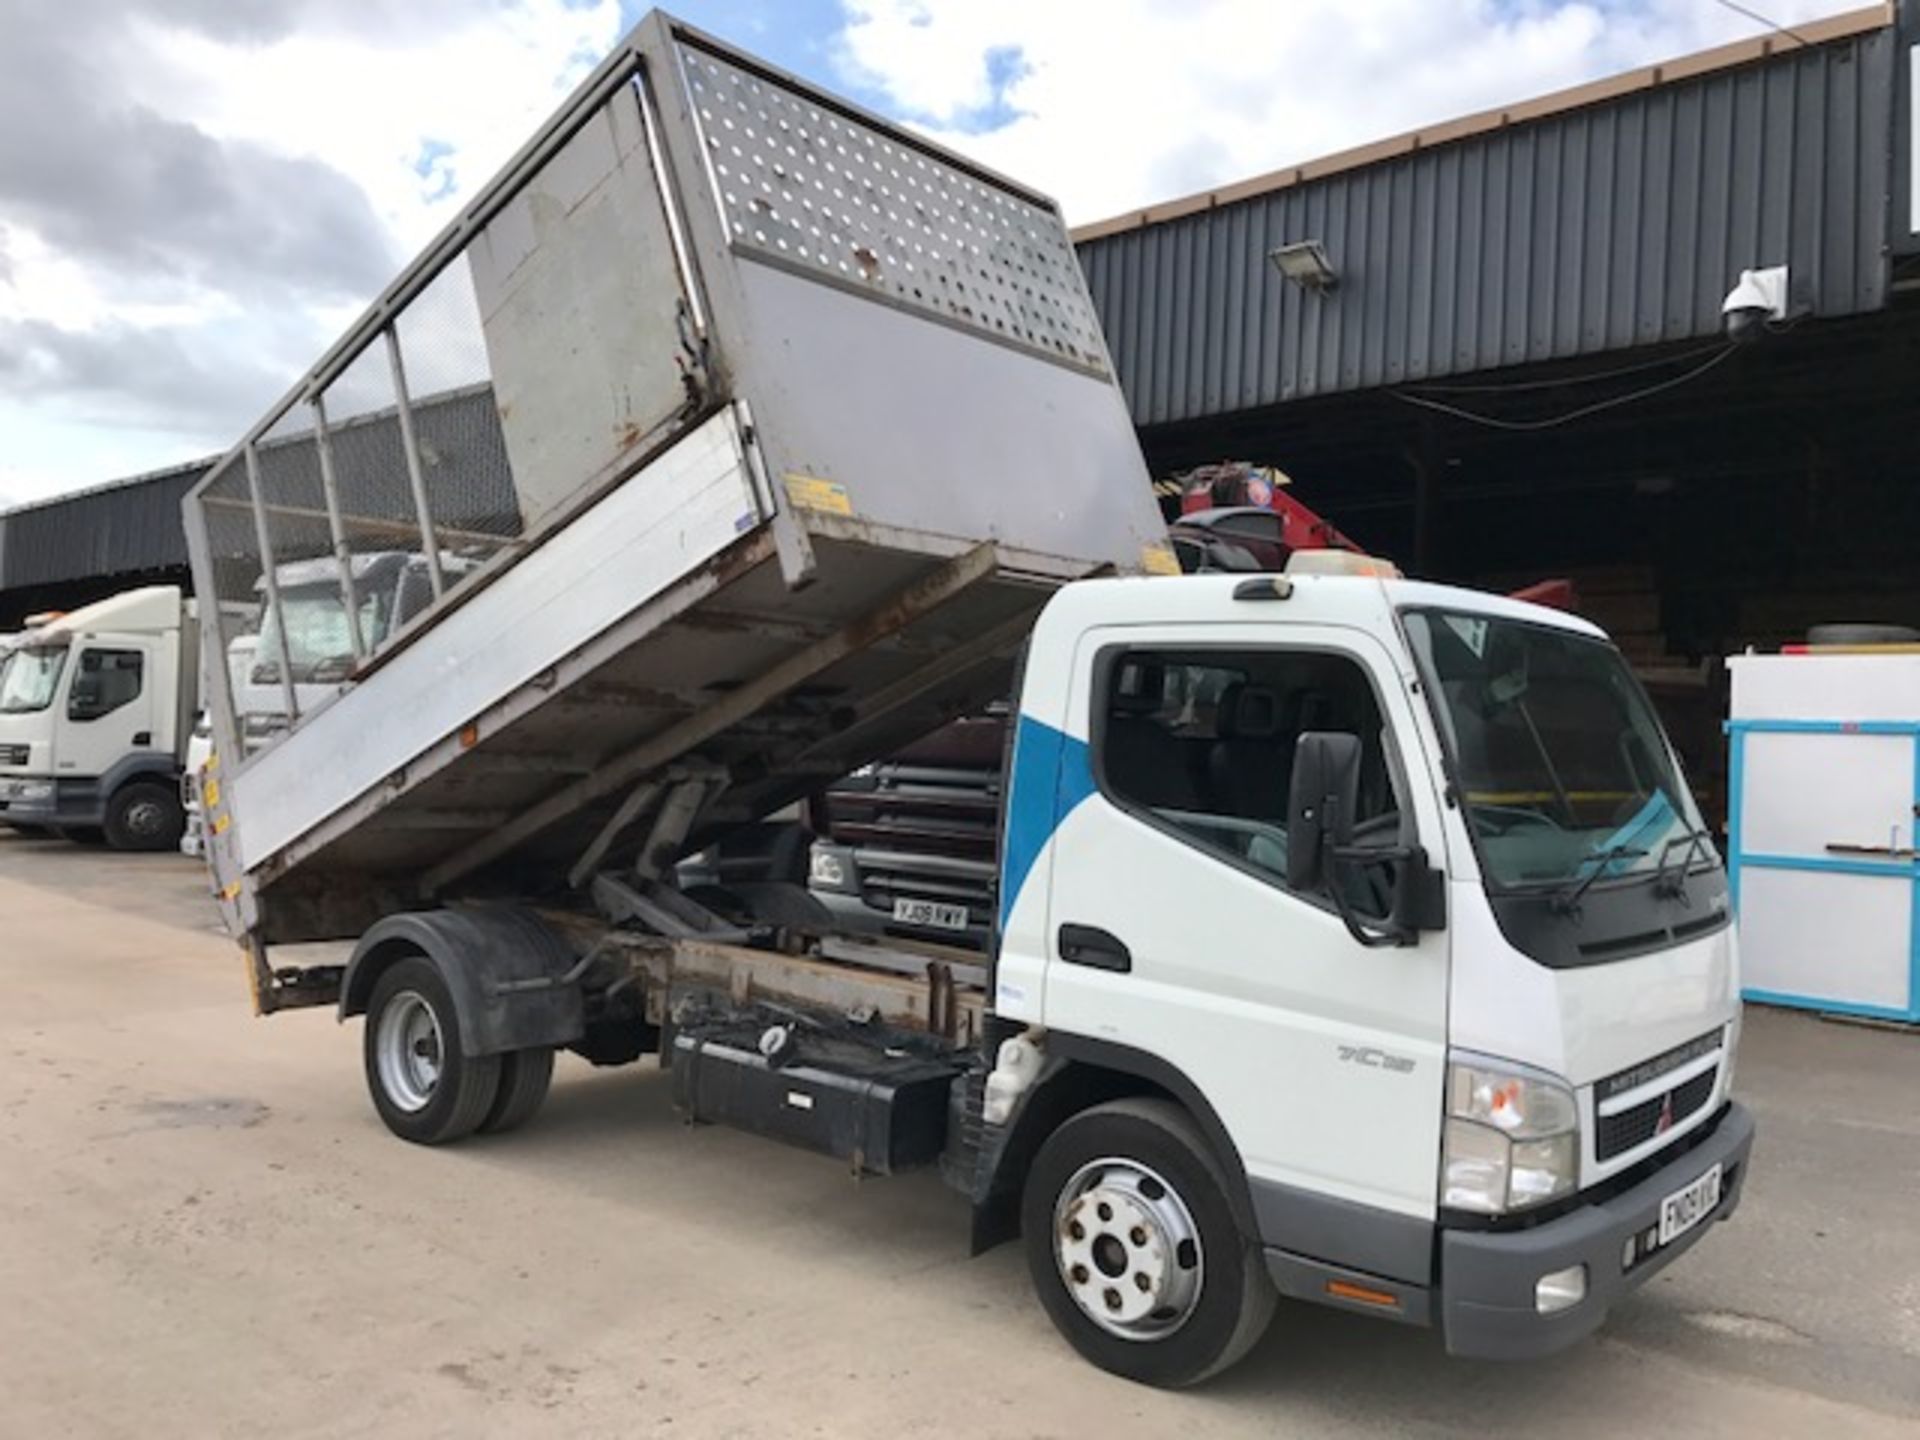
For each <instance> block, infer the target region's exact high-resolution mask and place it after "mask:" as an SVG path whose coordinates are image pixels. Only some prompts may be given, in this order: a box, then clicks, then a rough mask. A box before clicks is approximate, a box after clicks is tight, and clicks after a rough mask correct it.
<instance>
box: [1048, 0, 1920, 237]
mask: <svg viewBox="0 0 1920 1440" xmlns="http://www.w3.org/2000/svg"><path fill="white" fill-rule="evenodd" d="M1893 10H1894V6H1893V0H1884V3H1882V4H1878V5H1869V6H1867V7H1865V8H1864V9H1860V10H1849V11H1847V12H1845V13H1844V14H1840V15H1832V16H1829V17H1827V18H1826V19H1824V20H1809V21H1806V22H1805V23H1802V24H1796V25H1795V26H1794V27H1793V34H1792V35H1781V34H1767V35H1761V36H1756V37H1755V38H1753V39H1751V40H1737V41H1735V42H1734V43H1732V44H1731V45H1719V46H1715V47H1714V48H1713V49H1711V50H1702V51H1699V52H1697V53H1696V54H1693V55H1685V56H1681V57H1679V58H1678V59H1674V60H1667V61H1663V62H1661V63H1660V64H1658V65H1643V66H1641V67H1640V68H1639V69H1638V70H1629V71H1627V72H1626V73H1624V74H1621V75H1612V76H1608V77H1607V78H1605V79H1602V80H1593V81H1589V82H1588V83H1586V84H1585V85H1575V86H1573V87H1572V88H1571V89H1567V90H1556V91H1554V92H1553V93H1552V94H1549V95H1541V96H1538V97H1537V98H1535V99H1532V100H1525V101H1521V102H1520V103H1518V104H1515V105H1504V106H1500V107H1497V108H1495V109H1492V110H1481V111H1479V112H1477V113H1475V114H1472V115H1463V116H1462V117H1460V118H1459V119H1458V120H1448V121H1444V122H1442V123H1440V124H1437V125H1427V126H1423V127H1421V128H1420V129H1418V130H1409V131H1407V132H1406V133H1405V134H1403V135H1395V136H1392V137H1391V138H1389V139H1386V140H1376V141H1373V142H1372V143H1371V144H1367V145H1357V146H1355V147H1354V148H1352V149H1350V150H1341V151H1338V152H1336V153H1335V154H1332V155H1325V156H1322V157H1321V158H1319V159H1318V160H1308V161H1304V162H1302V163H1301V164H1298V165H1289V166H1286V167H1285V168H1284V169H1280V170H1270V171H1268V172H1267V173H1266V174H1264V175H1255V176H1253V177H1252V178H1250V179H1247V180H1240V181H1236V182H1235V183H1234V184H1231V185H1222V186H1218V187H1216V188H1214V189H1211V190H1202V191H1199V192H1197V193H1195V194H1192V195H1183V196H1181V197H1180V198H1179V199H1176V200H1168V201H1165V202H1163V203H1161V204H1158V205H1149V206H1147V207H1145V208H1144V209H1140V210H1130V211H1128V212H1127V213H1126V214H1124V215H1114V216H1110V217H1109V218H1107V219H1105V220H1094V221H1090V222H1089V223H1087V224H1085V225H1080V226H1076V227H1075V228H1074V230H1073V231H1072V235H1073V240H1074V243H1076V244H1079V243H1081V242H1083V241H1087V240H1097V239H1099V238H1101V237H1102V236H1106V235H1113V234H1117V233H1118V232H1120V231H1123V230H1135V229H1139V228H1141V227H1143V226H1148V225H1157V224H1160V223H1162V222H1164V221H1167V220H1177V219H1179V218H1180V217H1181V216H1183V215H1193V214H1196V213H1198V212H1200V211H1203V210H1211V209H1214V208H1216V207H1218V206H1221V205H1231V204H1233V203H1234V202H1235V201H1239V200H1251V199H1254V198H1256V197H1258V196H1261V195H1267V194H1271V193H1272V192H1274V191H1276V190H1285V189H1288V188H1290V187H1292V186H1295V185H1304V184H1306V183H1307V182H1308V181H1310V180H1322V179H1325V178H1326V177H1327V176H1329V175H1337V174H1340V173H1341V172H1343V171H1348V170H1358V169H1362V168H1364V167H1366V166H1369V165H1378V164H1380V163H1382V162H1383V161H1388V160H1392V159H1395V158H1396V157H1399V156H1403V155H1411V154H1413V153H1414V152H1416V151H1419V150H1429V149H1432V148H1433V147H1434V146H1436V145H1447V144H1451V143H1453V142H1455V141H1459V140H1466V139H1470V138H1471V137H1473V136H1476V135H1484V134H1486V133H1487V132H1489V131H1493V130H1502V129H1505V128H1506V127H1508V126H1511V125H1520V124H1524V123H1526V122H1527V121H1529V120H1540V119H1544V118H1546V117H1548V116H1552V115H1562V114H1565V113H1566V112H1567V111H1569V110H1579V109H1583V108H1585V107H1587V106H1591V105H1598V104H1600V103H1602V102H1603V101H1607V100H1615V99H1618V98H1620V97H1621V96H1623V95H1631V94H1633V93H1635V92H1637V91H1643V90H1656V89H1658V88H1660V87H1661V86H1663V85H1672V84H1674V83H1676V82H1678V81H1682V80H1693V79H1697V78H1699V77H1700V76H1702V75H1708V74H1712V73H1713V72H1715V71H1719V70H1728V69H1732V68H1734V67H1736V66H1740V65H1750V64H1753V63H1754V62H1755V61H1759V60H1765V59H1767V58H1769V57H1770V56H1774V55H1778V54H1782V53H1784V52H1787V51H1792V50H1800V49H1805V48H1807V47H1808V46H1810V45H1821V44H1825V43H1826V42H1828V41H1832V40H1844V39H1847V38H1848V37H1850V36H1854V35H1861V34H1865V33H1867V32H1869V31H1873V30H1881V29H1885V28H1886V27H1887V26H1890V25H1892V24H1893V20H1894V14H1893ZM1795 36H1798V37H1800V38H1798V39H1796V38H1794V37H1795ZM1803 42H1804V43H1803Z"/></svg>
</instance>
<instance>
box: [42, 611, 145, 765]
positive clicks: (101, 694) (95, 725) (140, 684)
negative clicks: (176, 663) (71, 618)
mask: <svg viewBox="0 0 1920 1440" xmlns="http://www.w3.org/2000/svg"><path fill="white" fill-rule="evenodd" d="M153 661H154V656H153V647H152V646H151V645H148V644H146V643H145V642H143V641H116V642H114V643H112V644H106V643H101V642H97V641H89V642H87V643H85V644H83V645H80V646H77V647H76V649H75V651H74V656H73V661H72V663H71V665H69V666H68V670H67V693H66V701H65V707H66V708H65V711H64V715H63V723H62V725H61V727H60V740H59V744H58V746H57V747H56V751H55V754H56V759H55V771H56V774H57V775H59V776H61V777H67V776H71V777H74V778H92V777H98V776H100V775H104V774H105V773H106V772H107V771H108V770H109V769H111V768H112V767H113V766H114V765H116V764H118V763H119V762H120V761H121V760H123V759H124V758H126V756H127V755H129V754H131V753H133V752H135V751H140V750H145V749H147V748H149V747H150V746H152V745H153V744H154V740H155V730H156V721H157V717H156V716H155V714H154V696H153V688H154V687H153V686H152V684H151V683H150V676H151V672H152V670H153Z"/></svg>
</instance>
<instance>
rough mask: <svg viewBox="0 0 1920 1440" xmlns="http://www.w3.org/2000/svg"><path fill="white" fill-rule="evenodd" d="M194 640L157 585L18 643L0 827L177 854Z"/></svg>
mask: <svg viewBox="0 0 1920 1440" xmlns="http://www.w3.org/2000/svg"><path fill="white" fill-rule="evenodd" d="M190 630H191V625H190V623H189V622H188V620H187V617H186V610H185V606H184V604H183V602H182V600H181V596H180V591H179V590H178V589H177V588H175V587H173V586H167V585H161V586H150V587H147V588H144V589H140V590H132V591H128V592H127V593H125V594H123V595H117V596H114V597H112V598H111V599H108V600H102V601H100V602H98V603H97V604H94V605H89V606H85V607H84V608H82V609H79V610H76V611H74V612H72V613H71V614H68V615H64V616H61V617H59V618H58V619H55V620H53V621H51V622H49V623H48V624H46V625H44V626H42V627H41V628H39V629H37V630H33V631H29V632H28V633H26V634H25V635H23V636H21V637H20V638H19V639H18V640H17V641H16V643H15V647H14V649H13V651H12V653H11V656H10V657H9V660H8V663H7V664H6V667H5V670H4V672H0V819H4V820H6V821H7V822H8V823H10V824H14V825H20V826H26V827H30V828H48V829H58V830H61V831H64V832H67V833H69V834H72V835H74V836H75V837H76V838H83V839H93V838H96V837H100V838H104V839H106V840H107V841H108V842H109V843H110V844H112V845H114V846H115V847H116V848H119V849H129V850H167V849H171V848H173V847H174V846H175V845H176V844H178V843H179V839H180V832H181V827H182V825H183V823H184V817H183V814H182V812H181V808H180V801H179V776H180V764H181V759H180V757H181V750H182V747H183V745H184V742H185V738H186V731H187V718H188V717H189V716H190V715H191V714H192V708H193V697H192V695H191V693H190V690H191V687H190V686H187V687H185V688H183V676H184V677H186V678H190V676H191V671H190V670H185V671H183V665H184V664H185V663H186V662H185V657H186V655H187V653H188V647H189V645H190V644H191V640H190V636H189V632H190Z"/></svg>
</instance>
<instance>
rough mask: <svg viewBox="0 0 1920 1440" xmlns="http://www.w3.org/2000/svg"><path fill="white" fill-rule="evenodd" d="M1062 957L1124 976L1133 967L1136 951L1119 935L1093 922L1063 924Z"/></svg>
mask: <svg viewBox="0 0 1920 1440" xmlns="http://www.w3.org/2000/svg"><path fill="white" fill-rule="evenodd" d="M1060 958H1061V959H1062V960H1064V961H1066V962H1067V963H1068V964H1069V965H1086V966H1090V967H1091V968H1093V969H1095V970H1113V971H1117V972H1118V973H1120V974H1122V975H1125V974H1127V973H1128V972H1129V971H1131V970H1132V969H1133V952H1132V951H1130V950H1128V949H1127V947H1126V946H1125V945H1123V944H1121V943H1120V941H1119V940H1118V939H1117V938H1116V937H1114V936H1112V935H1109V934H1108V933H1107V932H1106V931H1104V930H1101V929H1098V928H1096V927H1094V926H1092V925H1062V926H1061V927H1060Z"/></svg>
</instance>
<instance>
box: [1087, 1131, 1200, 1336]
mask: <svg viewBox="0 0 1920 1440" xmlns="http://www.w3.org/2000/svg"><path fill="white" fill-rule="evenodd" d="M1053 1258H1054V1262H1055V1263H1056V1264H1057V1265H1058V1266H1059V1269H1060V1280H1061V1283H1062V1284H1063V1285H1065V1286H1066V1289H1067V1294H1068V1295H1069V1296H1071V1297H1072V1299H1073V1303H1074V1304H1075V1305H1076V1306H1078V1307H1079V1309H1080V1313H1081V1314H1083V1315H1085V1316H1086V1317H1087V1318H1088V1319H1089V1320H1091V1321H1093V1323H1094V1324H1095V1325H1098V1326H1099V1327H1100V1328H1101V1329H1102V1330H1104V1331H1106V1332H1107V1334H1109V1335H1114V1336H1117V1337H1118V1338H1120V1339H1122V1340H1135V1341H1148V1340H1162V1339H1165V1338H1166V1337H1167V1336H1169V1335H1171V1334H1173V1332H1174V1331H1176V1330H1178V1329H1179V1328H1180V1327H1181V1326H1182V1325H1184V1324H1186V1323H1187V1321H1188V1320H1190V1319H1192V1318H1193V1312H1194V1310H1195V1309H1196V1308H1197V1307H1198V1306H1199V1303H1200V1294H1201V1290H1202V1281H1203V1279H1204V1277H1205V1256H1204V1254H1203V1253H1202V1250H1201V1246H1200V1227H1199V1226H1198V1225H1197V1224H1195V1223H1194V1219H1193V1212H1192V1211H1191V1210H1189V1209H1188V1208H1187V1203H1186V1201H1185V1200H1183V1199H1181V1197H1180V1193H1179V1192H1178V1191H1177V1190H1175V1189H1174V1188H1173V1186H1171V1185H1169V1184H1168V1183H1167V1182H1166V1180H1165V1179H1164V1178H1163V1177H1162V1176H1160V1175H1159V1174H1157V1173H1156V1172H1155V1171H1153V1170H1152V1169H1150V1168H1148V1167H1147V1166H1145V1165H1142V1164H1141V1163H1140V1162H1139V1161H1138V1160H1126V1159H1120V1158H1118V1157H1114V1158H1109V1159H1104V1160H1093V1161H1090V1162H1088V1163H1087V1164H1085V1165H1082V1166H1081V1167H1080V1168H1079V1169H1078V1170H1076V1171H1075V1172H1074V1174H1073V1178H1072V1179H1070V1180H1068V1181H1067V1183H1066V1184H1065V1185H1064V1186H1063V1187H1062V1188H1061V1191H1060V1199H1059V1201H1058V1203H1057V1204H1055V1206H1054V1209H1053Z"/></svg>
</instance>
